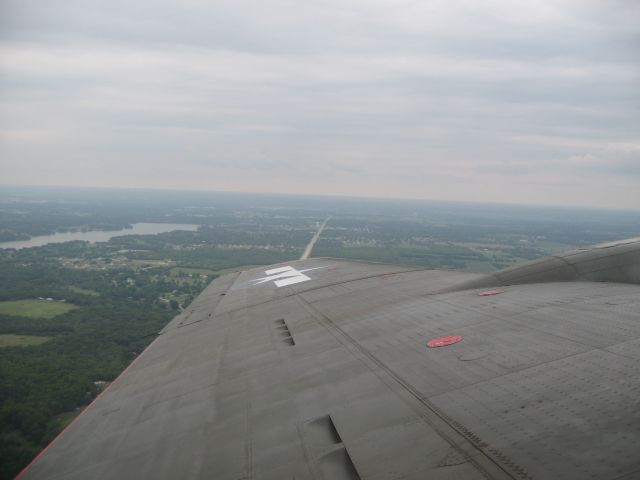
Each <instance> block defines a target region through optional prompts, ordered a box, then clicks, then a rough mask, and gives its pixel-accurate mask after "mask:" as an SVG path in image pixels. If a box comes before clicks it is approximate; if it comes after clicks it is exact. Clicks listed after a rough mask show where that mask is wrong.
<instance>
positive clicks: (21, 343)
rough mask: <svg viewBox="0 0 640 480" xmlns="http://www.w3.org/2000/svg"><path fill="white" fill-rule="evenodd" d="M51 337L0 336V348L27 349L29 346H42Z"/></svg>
mask: <svg viewBox="0 0 640 480" xmlns="http://www.w3.org/2000/svg"><path fill="white" fill-rule="evenodd" d="M51 338H52V337H36V336H33V335H13V334H6V335H0V348H3V347H29V346H31V345H42V344H43V343H45V342H48V341H49V340H51Z"/></svg>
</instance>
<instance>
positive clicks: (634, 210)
mask: <svg viewBox="0 0 640 480" xmlns="http://www.w3.org/2000/svg"><path fill="white" fill-rule="evenodd" d="M3 188H36V189H37V188H43V189H47V188H50V189H74V190H126V191H141V192H144V191H150V192H163V191H164V192H167V191H169V192H176V193H221V194H235V195H266V196H273V197H305V198H332V199H349V200H378V201H389V202H403V201H404V202H421V203H444V204H447V203H448V204H459V205H491V206H502V207H524V208H552V209H563V208H564V209H570V210H574V209H575V210H598V211H612V212H627V213H640V206H638V207H599V206H586V205H576V204H568V205H559V204H545V203H537V204H536V203H517V202H498V201H487V200H478V201H471V200H444V199H436V198H426V197H422V198H418V197H376V196H372V195H344V194H320V193H293V192H257V191H246V190H204V189H200V188H194V189H187V188H184V187H179V188H172V187H132V186H126V187H124V186H104V185H102V186H97V185H87V186H85V185H51V184H49V185H42V184H6V183H0V189H3Z"/></svg>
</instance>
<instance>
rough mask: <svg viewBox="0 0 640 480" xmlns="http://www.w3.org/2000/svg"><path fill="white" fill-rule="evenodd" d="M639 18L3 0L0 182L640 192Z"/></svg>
mask: <svg viewBox="0 0 640 480" xmlns="http://www.w3.org/2000/svg"><path fill="white" fill-rule="evenodd" d="M639 17H640V4H638V2H633V1H631V0H614V1H607V2H605V1H603V0H586V1H585V0H560V1H552V0H541V1H539V2H535V3H530V4H517V5H516V4H514V3H513V2H508V1H506V0H490V1H487V2H482V3H481V4H475V3H473V2H467V1H463V0H457V1H449V2H443V1H440V0H430V1H426V2H399V1H392V0H368V1H366V2H365V1H362V0H350V1H346V2H345V1H340V2H338V1H336V0H323V1H320V2H315V3H313V4H299V3H298V2H291V1H288V0H276V1H273V2H269V3H268V4H265V3H264V2H256V1H255V0H242V1H234V2H228V1H221V2H216V3H215V4H210V3H208V2H203V1H200V0H186V1H181V2H175V1H171V0H163V1H160V2H148V1H147V0H140V1H138V2H135V3H130V2H117V1H115V2H109V3H104V2H100V1H97V0H90V1H86V0H83V1H80V0H71V1H69V0H65V1H61V0H51V1H48V2H37V1H33V0H5V1H4V2H3V3H2V5H1V6H0V182H2V183H4V184H10V185H25V186H36V185H43V186H60V187H68V186H78V187H97V188H104V187H110V188H143V189H156V190H163V189H171V190H184V191H189V190H193V191H229V192H244V193H274V194H277V193H282V194H293V195H320V196H346V197H356V198H381V199H382V198H389V199H407V200H427V201H454V202H481V203H500V204H512V205H531V206H533V205H541V206H543V205H544V206H559V207H563V206H564V207H569V206H570V207H587V208H614V209H625V210H638V209H640V193H639V192H640V134H639V132H638V125H639V124H640V122H639V120H640V116H639V114H638V107H639V106H640V102H639V101H638V100H639V99H640V96H639V95H638V89H637V85H638V84H639V80H640V65H639V64H638V62H637V58H638V54H640V27H638V25H640V23H639V22H638V18H639Z"/></svg>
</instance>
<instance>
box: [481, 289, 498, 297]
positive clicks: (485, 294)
mask: <svg viewBox="0 0 640 480" xmlns="http://www.w3.org/2000/svg"><path fill="white" fill-rule="evenodd" d="M501 293H504V290H503V289H501V288H496V289H494V290H485V291H484V292H480V293H479V294H478V295H480V296H481V297H490V296H491V295H500V294H501Z"/></svg>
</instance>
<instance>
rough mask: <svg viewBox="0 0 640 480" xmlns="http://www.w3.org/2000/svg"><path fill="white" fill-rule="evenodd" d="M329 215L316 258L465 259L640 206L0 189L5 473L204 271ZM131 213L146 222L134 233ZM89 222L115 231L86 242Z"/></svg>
mask: <svg viewBox="0 0 640 480" xmlns="http://www.w3.org/2000/svg"><path fill="white" fill-rule="evenodd" d="M116 192H117V195H114V193H116ZM327 217H330V220H329V222H328V224H327V225H326V227H325V229H324V230H323V232H322V235H321V236H320V238H319V239H318V242H317V243H316V245H315V247H314V250H313V256H315V257H338V258H349V259H357V260H366V261H375V262H386V263H393V264H405V265H411V266H418V267H426V268H436V269H448V270H460V271H466V272H492V271H496V270H499V269H502V268H505V267H509V266H512V265H514V264H516V263H519V262H524V261H528V260H534V259H538V258H541V257H544V256H546V255H549V254H554V253H559V252H562V251H565V250H570V249H575V248H580V247H585V246H588V245H591V244H596V243H601V242H606V241H611V240H617V239H622V238H629V237H637V236H640V212H633V211H613V210H594V209H577V208H552V207H526V206H508V205H495V204H493V205H492V204H464V203H451V202H426V201H408V200H405V201H400V200H397V201H391V200H376V199H358V198H337V197H299V196H298V197H296V196H274V195H266V194H253V195H251V194H232V193H208V192H167V191H156V192H154V191H143V190H118V191H115V192H114V191H111V190H106V189H102V190H99V189H79V188H76V189H62V188H36V187H31V188H26V187H21V188H20V187H13V188H3V189H2V195H1V197H0V219H1V225H2V231H0V235H1V239H2V242H0V264H1V270H2V276H1V278H0V281H1V282H2V283H1V288H0V292H1V293H0V359H1V361H0V378H1V379H2V384H1V397H0V399H1V402H2V405H1V406H0V411H1V412H2V416H1V417H0V421H1V422H2V423H1V429H2V430H1V437H0V438H1V440H0V442H1V443H0V455H2V457H1V459H0V460H1V463H2V465H4V466H5V468H6V470H4V472H7V473H6V474H5V473H3V475H4V478H11V476H12V475H13V474H15V473H17V471H19V470H20V468H21V467H23V466H24V465H25V464H26V463H28V461H29V460H30V459H31V458H32V457H33V456H34V455H35V454H37V453H38V451H39V450H40V449H41V448H43V447H44V446H46V444H47V443H48V442H49V441H51V440H52V439H53V438H54V437H55V436H56V435H57V434H58V433H59V432H60V431H61V430H62V429H63V428H64V427H65V426H66V425H67V424H68V423H69V422H70V421H71V420H72V419H73V418H74V416H75V415H77V414H78V413H79V412H80V410H81V409H82V407H84V406H86V405H87V404H89V403H90V402H91V400H93V399H94V398H95V397H96V395H98V394H99V392H100V391H101V390H102V389H103V388H104V387H105V386H106V385H107V384H108V383H109V382H110V381H111V380H113V379H114V378H115V377H116V376H117V375H118V373H119V372H120V371H121V370H122V369H123V368H124V367H125V366H126V365H127V364H128V363H129V362H130V361H131V360H133V359H134V358H135V356H136V355H137V354H138V353H139V352H140V351H142V350H143V349H144V347H145V346H146V345H147V344H148V343H149V342H150V341H151V339H152V338H153V337H154V336H155V334H156V333H157V332H158V331H159V330H160V329H162V327H163V326H164V325H165V324H166V323H167V322H168V321H169V320H171V318H173V317H174V316H175V315H176V314H177V313H179V312H180V311H182V310H184V309H185V308H187V307H188V306H189V304H190V302H191V301H192V300H193V299H194V298H195V297H196V296H197V295H198V294H199V293H200V292H201V291H202V290H203V289H204V288H205V287H206V286H207V285H208V284H209V283H210V282H211V281H212V280H213V279H215V278H217V277H218V276H220V275H224V274H225V273H229V272H233V271H237V270H243V269H247V268H250V267H253V266H258V265H270V264H274V263H279V262H283V261H287V260H295V259H297V258H300V256H301V255H302V254H303V251H304V249H305V246H306V245H307V244H308V243H309V241H310V240H311V238H312V237H313V235H314V233H315V232H316V231H317V230H318V227H319V225H320V224H321V223H322V222H323V221H324V220H325V219H326V218H327ZM137 225H142V226H143V227H144V226H147V231H152V232H155V233H147V234H145V233H144V232H143V233H135V230H134V229H135V228H136V226H137ZM149 225H151V226H152V227H155V230H153V229H151V230H150V229H149V228H148V226H149ZM132 226H133V228H131V227H132ZM158 227H161V228H158ZM163 229H164V231H159V230H163ZM58 232H66V233H71V234H75V235H77V238H78V239H77V240H75V241H74V240H67V241H66V242H64V243H47V244H45V245H41V246H36V247H32V246H30V245H31V244H30V243H29V241H30V240H29V239H31V240H33V239H37V238H40V237H44V236H48V237H45V238H48V239H49V240H50V241H54V240H56V236H55V234H56V233H58ZM96 232H103V233H105V234H108V235H109V236H112V238H110V239H108V240H106V239H105V238H102V241H99V242H92V241H87V240H83V235H87V234H90V233H96ZM52 235H53V236H52ZM16 239H21V240H16ZM65 239H66V238H65ZM20 242H23V244H22V245H21V244H20Z"/></svg>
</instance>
